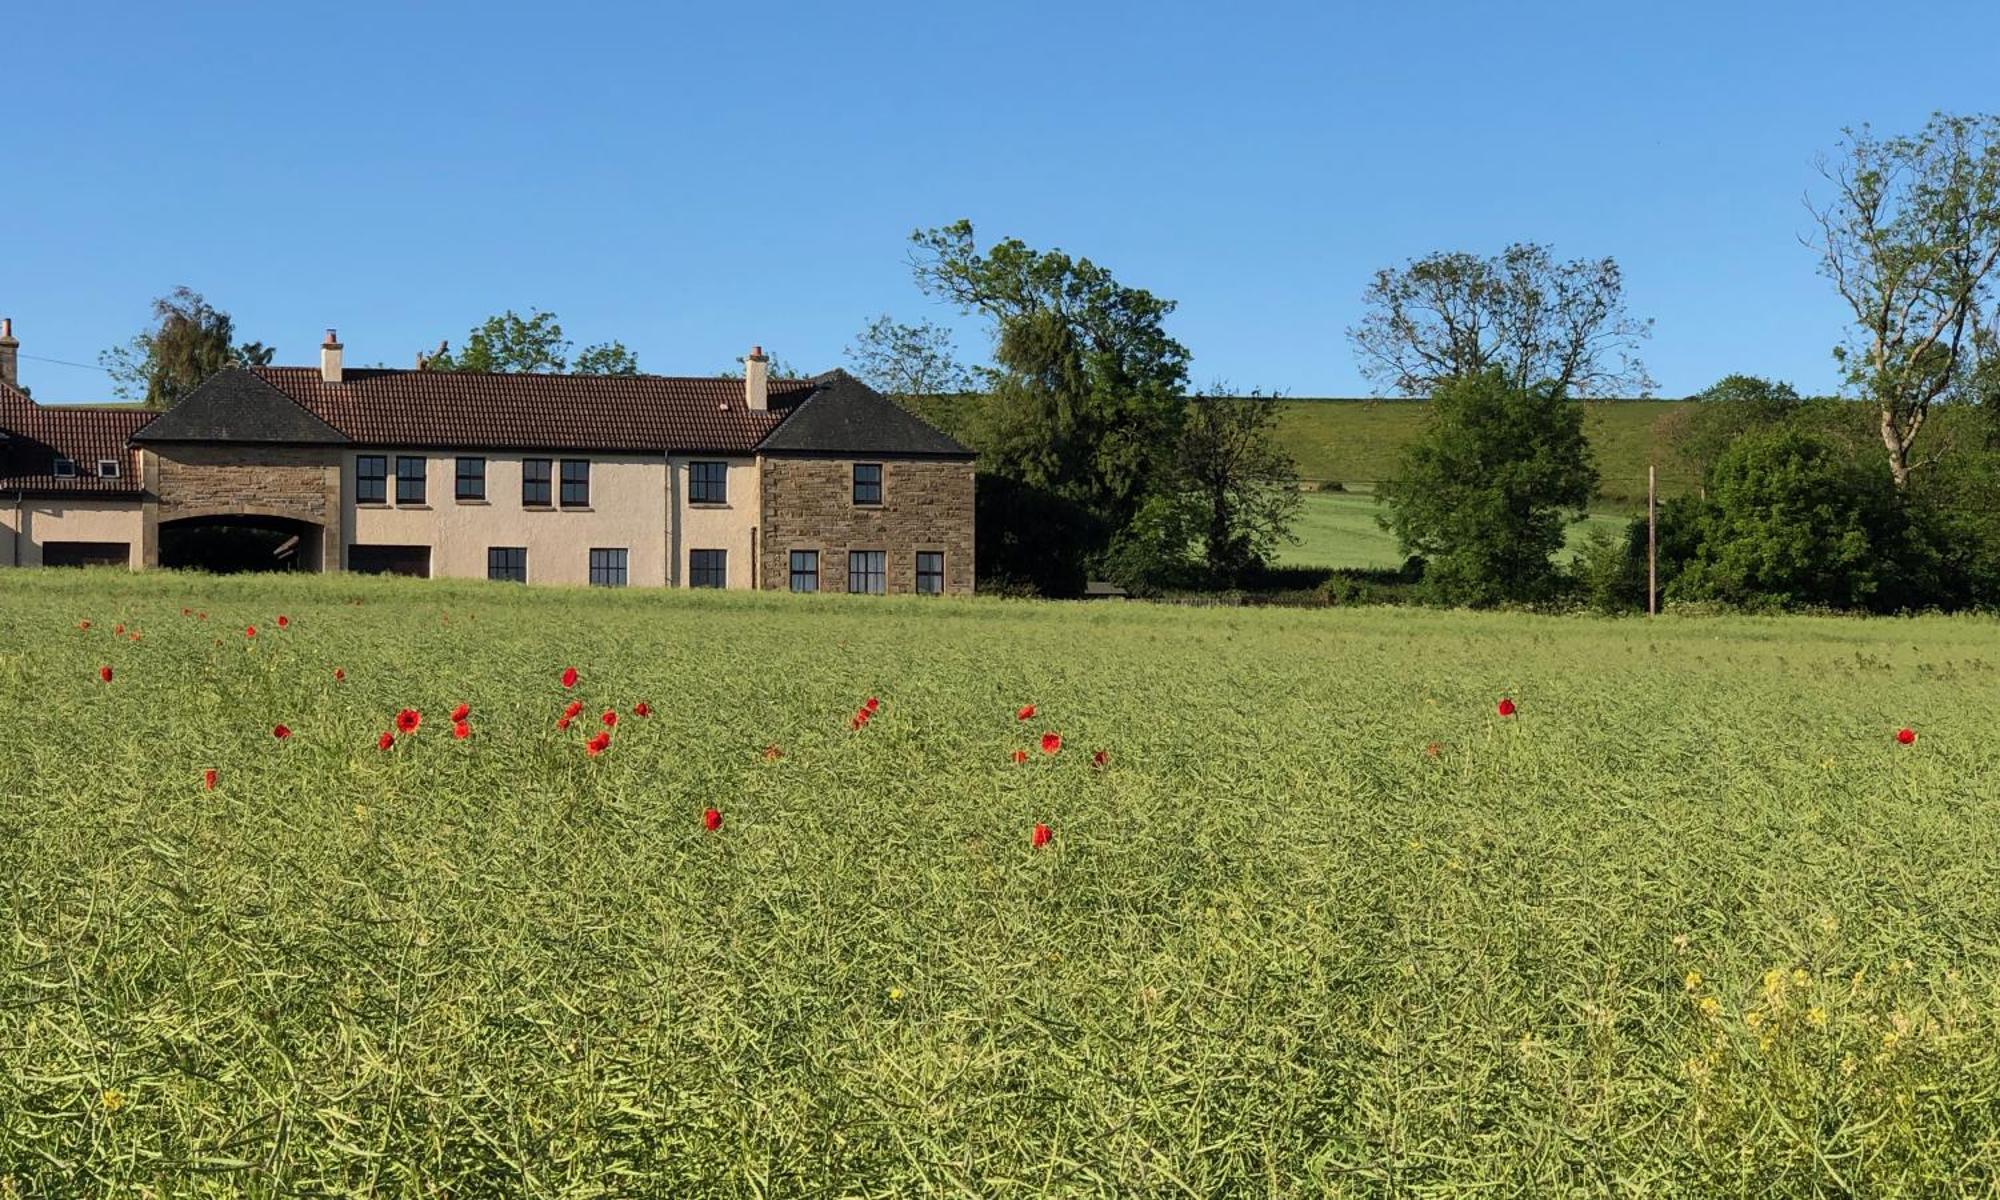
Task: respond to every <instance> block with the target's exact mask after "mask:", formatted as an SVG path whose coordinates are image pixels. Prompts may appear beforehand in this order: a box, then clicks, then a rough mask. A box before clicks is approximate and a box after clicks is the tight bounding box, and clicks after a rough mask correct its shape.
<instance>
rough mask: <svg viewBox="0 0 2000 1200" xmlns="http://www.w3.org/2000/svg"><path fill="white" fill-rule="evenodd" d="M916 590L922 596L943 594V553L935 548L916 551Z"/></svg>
mask: <svg viewBox="0 0 2000 1200" xmlns="http://www.w3.org/2000/svg"><path fill="white" fill-rule="evenodd" d="M917 592H918V594H920V595H924V596H941V595H943V594H944V555H943V553H941V552H939V551H936V550H919V551H917Z"/></svg>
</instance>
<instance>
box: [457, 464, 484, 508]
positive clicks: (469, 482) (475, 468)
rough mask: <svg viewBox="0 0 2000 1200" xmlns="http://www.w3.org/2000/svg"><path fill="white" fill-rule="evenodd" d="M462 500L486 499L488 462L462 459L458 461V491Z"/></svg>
mask: <svg viewBox="0 0 2000 1200" xmlns="http://www.w3.org/2000/svg"><path fill="white" fill-rule="evenodd" d="M457 496H458V498H459V499H460V500H484V499H486V460H485V459H483V458H461V459H459V460H458V491H457Z"/></svg>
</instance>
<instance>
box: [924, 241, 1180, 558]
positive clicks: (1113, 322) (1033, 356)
mask: <svg viewBox="0 0 2000 1200" xmlns="http://www.w3.org/2000/svg"><path fill="white" fill-rule="evenodd" d="M911 241H912V243H913V244H914V245H915V250H914V252H913V255H912V265H913V267H914V270H915V273H916V278H917V284H918V286H919V287H921V288H922V289H923V290H924V292H925V293H926V294H928V295H931V296H933V297H936V298H940V299H943V300H946V301H948V302H950V303H952V304H955V305H957V306H958V307H959V308H960V309H961V310H963V311H966V312H978V313H982V314H984V315H985V316H987V317H988V318H989V319H990V320H991V321H992V322H993V341H994V350H993V362H994V366H993V367H992V368H990V369H988V370H986V371H984V372H983V374H984V376H985V377H986V379H987V380H988V382H989V384H990V385H991V390H992V393H993V394H992V398H991V401H990V403H991V413H992V415H991V421H990V426H991V428H990V430H989V434H988V438H987V441H986V444H985V445H984V446H983V447H982V455H983V459H982V465H983V466H984V468H985V469H986V470H989V471H993V472H997V473H999V474H1003V475H1007V476H1009V477H1011V478H1014V479H1016V480H1019V481H1020V482H1022V483H1024V484H1026V485H1028V486H1030V487H1032V488H1038V489H1044V490H1046V491H1048V492H1049V493H1051V495H1052V496H1054V497H1055V498H1057V499H1059V500H1061V501H1063V502H1065V503H1067V504H1070V505H1075V506H1078V507H1080V508H1081V509H1082V510H1083V511H1084V512H1085V513H1087V514H1089V516H1090V517H1091V518H1092V521H1093V523H1094V524H1095V526H1096V528H1097V530H1098V531H1099V538H1100V541H1099V544H1098V546H1097V547H1094V549H1101V548H1102V546H1103V545H1105V544H1108V539H1109V537H1111V536H1114V535H1115V534H1116V533H1117V531H1119V530H1121V529H1123V528H1125V526H1127V525H1128V524H1130V523H1131V521H1132V520H1133V518H1134V517H1135V516H1136V515H1137V513H1138V512H1139V509H1140V508H1141V506H1142V505H1143V504H1144V503H1145V501H1146V498H1147V497H1148V496H1149V495H1150V494H1151V493H1153V492H1154V491H1156V490H1158V488H1159V487H1160V486H1161V485H1162V484H1163V483H1164V482H1165V481H1166V479H1167V478H1168V475H1169V472H1170V469H1171V465H1172V455H1173V452H1174V447H1175V446H1176V445H1177V444H1178V440H1179V435H1180V425H1181V418H1182V413H1183V411H1184V409H1185V407H1186V399H1185V397H1184V396H1183V394H1182V393H1183V391H1184V389H1185V387H1186V383H1187V363H1188V352H1187V349H1186V348H1185V347H1183V346H1182V345H1181V344H1180V343H1179V342H1177V341H1175V340H1174V339H1173V338H1171V337H1169V336H1168V335H1167V332H1166V329H1165V326H1164V322H1165V319H1166V317H1167V315H1168V314H1170V313H1172V312H1173V310H1174V305H1173V302H1172V301H1170V300H1162V299H1160V298H1159V297H1156V296H1154V295H1153V294H1152V293H1150V292H1147V291H1145V290H1143V289H1140V288H1133V287H1127V286H1126V285H1124V284H1121V283H1119V282H1118V280H1117V279H1116V278H1114V277H1113V276H1112V274H1111V272H1109V271H1107V270H1105V269H1104V268H1103V267H1100V266H1098V265H1097V264H1095V263H1093V262H1091V261H1090V260H1089V259H1087V258H1072V257H1071V256H1069V255H1068V254H1065V253H1063V252H1062V251H1060V250H1050V251H1039V250H1034V249H1031V248H1029V247H1028V246H1027V245H1026V244H1024V243H1023V242H1021V241H1020V240H1018V239H1014V238H1009V239H1007V240H1005V241H1001V242H998V243H995V244H994V245H993V246H992V247H991V248H990V249H988V250H987V251H985V252H984V253H981V252H980V251H979V250H978V249H977V248H976V246H975V243H974V240H973V228H972V223H971V222H969V221H958V222H956V223H954V224H951V225H946V226H942V227H939V228H936V229H930V230H919V231H917V232H916V233H914V234H912V235H911Z"/></svg>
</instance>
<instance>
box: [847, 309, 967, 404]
mask: <svg viewBox="0 0 2000 1200" xmlns="http://www.w3.org/2000/svg"><path fill="white" fill-rule="evenodd" d="M847 362H848V366H849V367H850V368H851V369H852V370H853V371H854V374H855V376H856V377H857V378H859V379H860V380H861V382H863V383H865V384H867V385H868V386H869V387H872V388H874V389H875V390H876V391H878V392H880V393H882V394H883V395H884V396H887V397H889V398H890V399H892V400H910V399H917V398H921V397H927V396H950V395H956V394H958V393H960V392H969V391H971V390H972V372H971V371H969V370H967V369H966V368H965V367H964V365H962V364H961V363H960V362H959V361H958V356H957V354H956V353H955V352H954V350H953V348H952V341H951V330H949V329H946V328H945V327H944V326H942V325H938V324H935V323H933V322H930V321H918V322H917V323H916V324H914V325H906V324H903V323H902V322H899V321H897V320H895V319H894V318H892V317H890V316H889V314H888V313H883V314H882V315H881V316H879V317H876V318H875V319H874V320H872V321H870V322H868V324H867V325H866V326H865V327H864V328H863V329H862V330H861V332H860V333H858V334H856V335H855V337H854V343H853V344H852V345H850V346H848V347H847Z"/></svg>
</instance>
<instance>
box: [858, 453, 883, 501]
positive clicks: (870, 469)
mask: <svg viewBox="0 0 2000 1200" xmlns="http://www.w3.org/2000/svg"><path fill="white" fill-rule="evenodd" d="M854 502H855V503H856V504H880V503H882V464H881V463H855V464H854Z"/></svg>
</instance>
